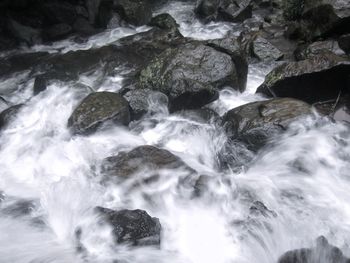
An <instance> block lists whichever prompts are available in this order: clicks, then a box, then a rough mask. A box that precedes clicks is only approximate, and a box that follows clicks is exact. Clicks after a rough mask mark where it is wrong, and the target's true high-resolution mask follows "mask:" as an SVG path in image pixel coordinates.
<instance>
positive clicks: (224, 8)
mask: <svg viewBox="0 0 350 263" xmlns="http://www.w3.org/2000/svg"><path fill="white" fill-rule="evenodd" d="M195 13H196V15H197V16H198V18H200V19H202V20H203V21H205V22H209V21H213V20H215V21H228V22H233V23H238V22H243V21H244V20H246V19H248V18H251V17H252V4H251V0H242V1H235V0H226V1H218V0H201V1H199V2H198V4H197V6H196V9H195Z"/></svg>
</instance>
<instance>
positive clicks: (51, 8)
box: [40, 1, 77, 25]
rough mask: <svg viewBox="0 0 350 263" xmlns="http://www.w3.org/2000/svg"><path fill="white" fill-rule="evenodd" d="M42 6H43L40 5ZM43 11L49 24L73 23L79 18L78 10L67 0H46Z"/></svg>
mask: <svg viewBox="0 0 350 263" xmlns="http://www.w3.org/2000/svg"><path fill="white" fill-rule="evenodd" d="M40 7H41V6H40ZM42 11H43V13H44V15H45V19H46V23H48V24H52V25H54V24H61V23H63V24H68V25H73V23H74V22H75V20H76V19H77V11H76V8H75V6H74V5H72V4H70V3H68V2H65V1H45V3H44V4H42Z"/></svg>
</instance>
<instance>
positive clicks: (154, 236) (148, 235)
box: [96, 207, 161, 246]
mask: <svg viewBox="0 0 350 263" xmlns="http://www.w3.org/2000/svg"><path fill="white" fill-rule="evenodd" d="M96 210H97V212H98V213H99V214H101V215H102V217H103V218H104V219H105V220H106V221H107V222H108V223H109V224H111V226H112V227H113V234H114V236H115V240H116V242H117V243H122V244H130V245H133V246H159V245H160V234H161V225H160V222H159V219H158V218H156V217H151V216H150V215H148V214H147V212H146V211H143V210H140V209H136V210H126V209H124V210H119V211H114V210H111V209H108V208H103V207H97V209H96Z"/></svg>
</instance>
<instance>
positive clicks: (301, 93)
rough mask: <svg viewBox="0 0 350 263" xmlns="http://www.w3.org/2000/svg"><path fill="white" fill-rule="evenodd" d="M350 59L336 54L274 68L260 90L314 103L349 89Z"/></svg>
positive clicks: (270, 94)
mask: <svg viewBox="0 0 350 263" xmlns="http://www.w3.org/2000/svg"><path fill="white" fill-rule="evenodd" d="M349 73H350V61H349V60H348V59H347V58H343V57H339V56H337V55H334V54H332V53H325V54H321V55H316V56H313V57H311V58H309V59H306V60H302V61H298V62H289V63H285V64H283V65H281V66H278V67H276V68H275V69H273V70H272V71H271V72H270V73H269V74H268V75H267V76H266V78H265V81H264V83H263V84H262V85H261V86H260V87H258V89H257V93H263V94H265V95H267V96H270V97H271V96H277V97H291V98H296V99H300V100H303V101H306V102H308V103H314V102H318V101H325V100H329V99H334V98H336V97H337V96H338V94H339V92H340V91H342V92H344V93H347V92H348V87H349V83H350V78H349Z"/></svg>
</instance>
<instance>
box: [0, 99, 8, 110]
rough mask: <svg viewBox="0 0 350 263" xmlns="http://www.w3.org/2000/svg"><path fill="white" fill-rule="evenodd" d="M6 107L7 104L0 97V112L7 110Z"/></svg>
mask: <svg viewBox="0 0 350 263" xmlns="http://www.w3.org/2000/svg"><path fill="white" fill-rule="evenodd" d="M8 106H9V103H8V102H7V101H6V100H5V99H4V98H3V97H1V96H0V112H2V111H3V110H5V109H7V108H8Z"/></svg>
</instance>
